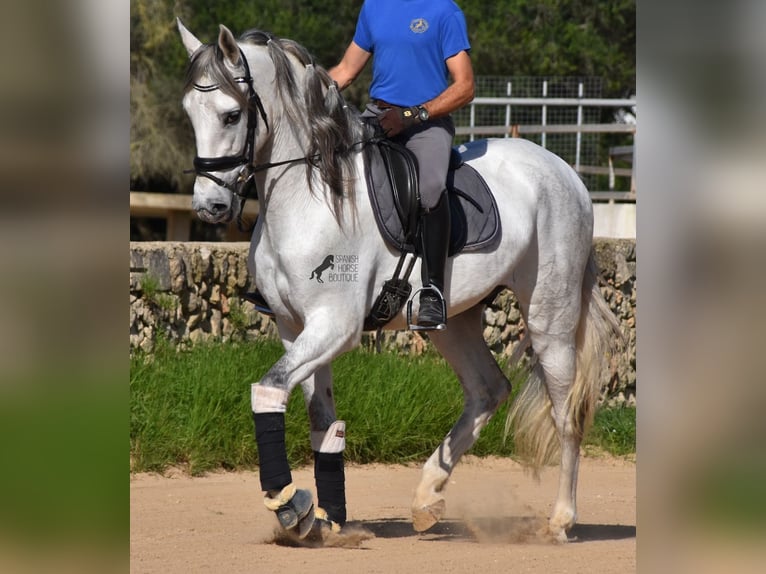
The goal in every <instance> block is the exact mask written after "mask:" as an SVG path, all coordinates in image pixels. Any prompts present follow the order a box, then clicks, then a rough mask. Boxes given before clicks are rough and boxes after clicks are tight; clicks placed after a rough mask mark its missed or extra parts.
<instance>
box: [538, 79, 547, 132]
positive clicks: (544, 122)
mask: <svg viewBox="0 0 766 574" xmlns="http://www.w3.org/2000/svg"><path fill="white" fill-rule="evenodd" d="M543 97H544V98H547V97H548V80H543ZM547 117H548V106H546V105H545V104H543V115H542V122H541V124H542V125H543V126H545V125H547V123H546V120H547ZM545 136H546V133H545V131H544V130H543V133H541V134H540V145H541V146H543V147H545Z"/></svg>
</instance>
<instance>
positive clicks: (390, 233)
mask: <svg viewBox="0 0 766 574" xmlns="http://www.w3.org/2000/svg"><path fill="white" fill-rule="evenodd" d="M365 160H366V167H367V191H368V193H369V196H370V203H371V204H372V208H373V212H374V213H375V221H376V222H377V224H378V229H379V230H380V233H381V235H382V236H383V238H384V239H385V240H386V241H387V242H388V243H389V244H390V245H391V246H393V247H394V248H396V249H398V250H399V251H410V252H414V251H416V249H415V245H414V244H413V242H414V237H413V236H412V233H411V232H410V230H409V229H408V228H407V226H408V225H411V223H410V222H411V219H412V217H413V215H412V213H411V210H412V209H413V208H414V209H419V204H418V203H417V202H416V203H415V205H416V207H413V204H412V202H411V201H410V200H409V199H407V198H405V200H404V202H402V201H397V198H398V196H400V195H401V194H396V196H395V194H394V190H393V188H392V185H391V181H390V179H389V177H388V171H387V169H386V165H385V164H384V162H383V158H382V157H381V152H380V150H379V149H378V146H377V145H368V146H367V147H366V151H365ZM447 192H448V194H449V201H450V216H451V224H452V232H451V237H450V249H449V255H450V256H452V255H456V254H458V253H460V252H462V251H476V250H479V249H481V248H483V247H486V246H488V245H490V244H491V243H492V242H493V241H494V240H495V238H496V237H497V236H498V234H499V232H500V217H499V215H498V212H497V203H496V202H495V198H494V196H493V195H492V192H491V191H490V189H489V187H487V184H486V182H485V181H484V178H482V177H481V175H479V173H478V172H477V171H476V170H475V169H474V168H472V167H471V166H470V165H468V164H466V163H463V162H462V160H461V159H460V153H459V152H458V151H457V150H455V149H453V161H452V162H451V167H450V171H449V174H448V176H447ZM402 203H404V205H403V204H402Z"/></svg>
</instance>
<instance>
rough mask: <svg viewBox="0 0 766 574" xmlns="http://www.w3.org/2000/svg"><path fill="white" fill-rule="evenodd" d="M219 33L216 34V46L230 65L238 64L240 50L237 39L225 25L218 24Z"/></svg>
mask: <svg viewBox="0 0 766 574" xmlns="http://www.w3.org/2000/svg"><path fill="white" fill-rule="evenodd" d="M220 29H221V31H220V33H219V34H218V47H219V48H221V52H223V55H224V56H225V57H226V59H227V60H228V62H229V63H230V64H231V65H232V66H236V65H237V64H239V59H240V52H239V46H238V45H237V40H235V39H234V34H232V33H231V30H229V29H228V28H227V27H226V26H224V25H223V24H220Z"/></svg>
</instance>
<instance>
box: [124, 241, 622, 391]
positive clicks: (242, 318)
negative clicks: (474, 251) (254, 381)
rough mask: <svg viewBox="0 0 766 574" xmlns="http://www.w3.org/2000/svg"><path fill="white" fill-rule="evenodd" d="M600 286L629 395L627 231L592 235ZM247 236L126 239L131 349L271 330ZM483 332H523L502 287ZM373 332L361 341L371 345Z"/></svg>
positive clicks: (405, 345) (494, 343)
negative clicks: (251, 295)
mask: <svg viewBox="0 0 766 574" xmlns="http://www.w3.org/2000/svg"><path fill="white" fill-rule="evenodd" d="M594 248H595V252H596V256H597V260H598V264H599V267H600V268H601V270H602V278H603V282H602V286H601V290H602V293H603V294H604V297H605V298H606V300H607V302H608V303H609V305H610V307H611V308H612V310H613V311H614V312H615V314H616V315H617V317H618V318H619V321H620V324H621V326H622V330H623V332H624V333H625V335H626V339H627V342H628V344H627V348H626V350H625V353H624V354H623V356H621V357H618V358H617V360H616V361H615V365H614V373H612V375H611V376H610V377H608V380H606V379H605V381H604V390H605V394H606V395H608V396H609V397H611V399H612V400H614V401H617V402H622V401H624V400H628V401H629V402H634V401H635V390H636V317H635V309H636V250H635V240H633V239H603V238H597V239H596V240H594ZM247 253H248V244H247V243H193V242H179V243H175V242H147V243H142V242H131V244H130V349H131V352H134V351H135V350H138V349H140V350H142V351H144V352H151V351H152V348H153V346H154V344H155V342H156V340H157V338H158V337H163V338H165V339H166V340H169V341H170V342H172V343H174V344H177V345H180V346H188V345H192V344H194V343H197V342H204V341H224V342H225V341H243V340H252V339H257V338H259V337H277V331H276V326H275V324H274V322H273V321H272V320H271V319H269V318H268V317H265V316H263V315H261V314H260V313H258V312H257V311H255V309H254V307H253V305H252V304H251V303H250V302H248V301H245V300H244V299H243V298H242V295H243V294H244V293H246V292H247V291H250V290H252V285H251V278H250V277H248V273H247V265H246V262H245V260H246V257H247ZM484 323H485V328H484V337H485V339H486V340H487V343H488V344H489V346H490V348H491V349H492V352H493V353H494V354H495V355H496V356H497V357H498V358H505V357H508V356H510V354H511V352H512V350H513V348H514V345H516V344H517V343H518V341H519V340H520V338H521V335H522V333H523V329H524V325H523V320H522V318H521V313H520V312H519V309H518V307H517V305H516V301H515V298H514V296H513V294H512V293H511V292H509V291H504V292H502V293H500V295H498V296H497V297H496V298H495V300H494V302H493V303H492V304H491V305H489V306H488V307H487V309H486V311H485V312H484ZM374 338H375V334H374V333H370V334H365V336H364V338H363V341H362V343H363V345H366V346H369V347H371V348H372V347H373V346H374V345H375V340H374ZM381 346H382V347H383V348H386V349H397V350H398V351H399V352H401V353H405V354H407V353H409V354H418V353H421V352H423V351H424V350H425V349H426V347H427V346H428V340H427V336H421V335H420V334H418V333H413V332H410V331H396V332H385V333H384V334H383V338H382V340H381Z"/></svg>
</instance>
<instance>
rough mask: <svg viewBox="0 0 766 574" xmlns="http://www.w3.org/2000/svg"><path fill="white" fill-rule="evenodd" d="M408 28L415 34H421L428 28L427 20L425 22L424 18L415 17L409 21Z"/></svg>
mask: <svg viewBox="0 0 766 574" xmlns="http://www.w3.org/2000/svg"><path fill="white" fill-rule="evenodd" d="M410 30H412V31H413V32H415V33H416V34H422V33H423V32H425V31H426V30H428V22H426V20H425V19H424V18H415V19H414V20H413V21H412V22H410Z"/></svg>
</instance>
